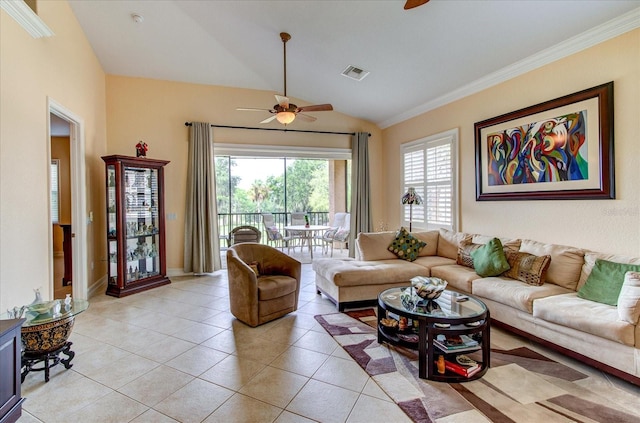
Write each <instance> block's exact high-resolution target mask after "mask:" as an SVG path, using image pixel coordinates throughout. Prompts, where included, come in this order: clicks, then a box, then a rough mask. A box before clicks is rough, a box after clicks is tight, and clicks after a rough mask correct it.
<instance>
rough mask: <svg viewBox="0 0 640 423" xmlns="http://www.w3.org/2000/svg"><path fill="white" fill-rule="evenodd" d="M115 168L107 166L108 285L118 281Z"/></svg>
mask: <svg viewBox="0 0 640 423" xmlns="http://www.w3.org/2000/svg"><path fill="white" fill-rule="evenodd" d="M117 195H118V192H117V186H116V167H115V165H108V166H107V228H108V229H107V245H108V248H109V252H108V253H109V283H111V284H115V283H116V280H117V279H118V239H117V235H118V210H117V198H118V197H117Z"/></svg>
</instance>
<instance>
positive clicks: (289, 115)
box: [276, 112, 296, 125]
mask: <svg viewBox="0 0 640 423" xmlns="http://www.w3.org/2000/svg"><path fill="white" fill-rule="evenodd" d="M295 118H296V114H295V113H293V112H279V113H278V114H277V115H276V119H277V120H278V122H280V123H281V124H283V125H288V124H290V123H291V122H293V120H294V119H295Z"/></svg>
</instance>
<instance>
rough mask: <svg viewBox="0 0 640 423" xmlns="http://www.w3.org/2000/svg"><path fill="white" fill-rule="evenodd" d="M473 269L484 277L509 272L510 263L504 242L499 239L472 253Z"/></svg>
mask: <svg viewBox="0 0 640 423" xmlns="http://www.w3.org/2000/svg"><path fill="white" fill-rule="evenodd" d="M471 257H472V258H473V268H474V269H475V271H476V273H477V274H478V275H480V276H482V277H488V276H498V275H499V274H501V273H503V272H506V271H507V270H509V268H510V266H509V262H508V261H507V257H506V256H505V254H504V250H503V247H502V242H500V240H499V239H498V238H493V239H492V240H491V241H489V242H488V243H486V244H485V245H483V246H482V247H480V248H478V249H476V250H475V251H472V252H471Z"/></svg>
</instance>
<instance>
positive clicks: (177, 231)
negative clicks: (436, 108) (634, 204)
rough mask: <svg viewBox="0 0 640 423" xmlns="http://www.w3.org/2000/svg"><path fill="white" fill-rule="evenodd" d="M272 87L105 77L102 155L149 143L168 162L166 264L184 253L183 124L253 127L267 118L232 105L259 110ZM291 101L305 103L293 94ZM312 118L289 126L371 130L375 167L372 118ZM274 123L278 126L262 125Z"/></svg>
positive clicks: (335, 143)
mask: <svg viewBox="0 0 640 423" xmlns="http://www.w3.org/2000/svg"><path fill="white" fill-rule="evenodd" d="M273 94H274V93H273V92H268V91H257V90H249V89H239V88H228V87H220V86H208V85H196V84H187V83H180V82H169V81H159V80H151V79H142V78H129V77H122V76H113V75H108V76H107V115H108V116H109V119H108V125H107V138H108V153H109V154H125V155H135V148H134V147H135V144H136V143H137V142H138V141H139V140H144V141H145V142H146V143H147V144H148V145H149V151H148V152H147V156H148V157H152V158H157V159H166V160H171V163H169V164H168V165H167V166H166V168H165V191H166V198H165V210H166V213H167V214H169V213H175V214H176V216H177V219H176V220H167V221H166V227H167V268H168V269H169V271H170V272H172V273H174V272H176V271H180V270H181V269H182V264H183V252H184V233H183V232H184V202H185V186H186V174H187V167H186V166H187V153H188V139H189V138H188V128H187V127H185V126H184V123H185V122H191V121H197V122H211V123H214V124H220V125H235V126H250V127H258V126H260V124H259V122H260V121H261V120H262V119H264V118H265V117H267V115H266V113H265V115H263V114H260V113H256V112H240V111H237V110H235V109H236V107H259V108H260V107H265V108H269V107H271V106H272V105H273V104H274V103H275V99H274V97H273ZM292 101H293V102H295V103H296V104H299V105H301V104H304V103H302V102H298V101H296V100H295V99H293V98H292ZM314 115H315V116H316V117H317V118H318V120H317V121H316V122H313V123H305V122H301V121H296V122H294V123H293V124H292V125H291V126H290V127H291V129H312V130H320V131H322V130H324V131H336V132H357V131H368V132H371V134H372V137H371V138H370V149H371V160H372V165H373V167H374V168H376V169H379V168H380V167H381V166H382V157H381V151H382V138H381V131H380V130H379V129H378V128H377V126H375V125H374V124H372V123H369V122H366V121H363V120H360V119H354V118H351V117H349V116H346V115H343V114H340V113H338V112H335V111H334V112H323V113H316V114H314ZM264 126H265V127H269V128H281V127H282V126H280V124H278V123H272V124H269V125H264ZM213 134H214V135H213V138H214V143H229V144H259V145H286V146H295V147H329V148H350V146H351V141H350V137H349V136H346V135H345V136H337V135H318V134H301V133H293V132H288V133H285V132H277V131H251V130H239V129H222V128H214V129H213ZM381 184H382V175H380V174H379V173H377V174H373V175H372V185H373V186H374V189H373V197H374V198H373V203H374V204H375V207H374V216H376V217H378V218H381V217H380V216H378V214H379V213H380V212H381V211H382V210H383V207H382V196H381V189H380V187H381V186H382V185H381Z"/></svg>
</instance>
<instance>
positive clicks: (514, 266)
mask: <svg viewBox="0 0 640 423" xmlns="http://www.w3.org/2000/svg"><path fill="white" fill-rule="evenodd" d="M505 254H506V255H507V261H508V262H509V266H511V269H509V270H507V271H506V272H504V273H503V274H502V276H505V277H507V278H511V279H517V280H519V281H522V282H524V283H527V284H529V285H538V286H540V285H544V282H545V278H546V276H547V269H549V264H551V256H534V255H533V254H529V253H522V252H515V251H509V250H505Z"/></svg>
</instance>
